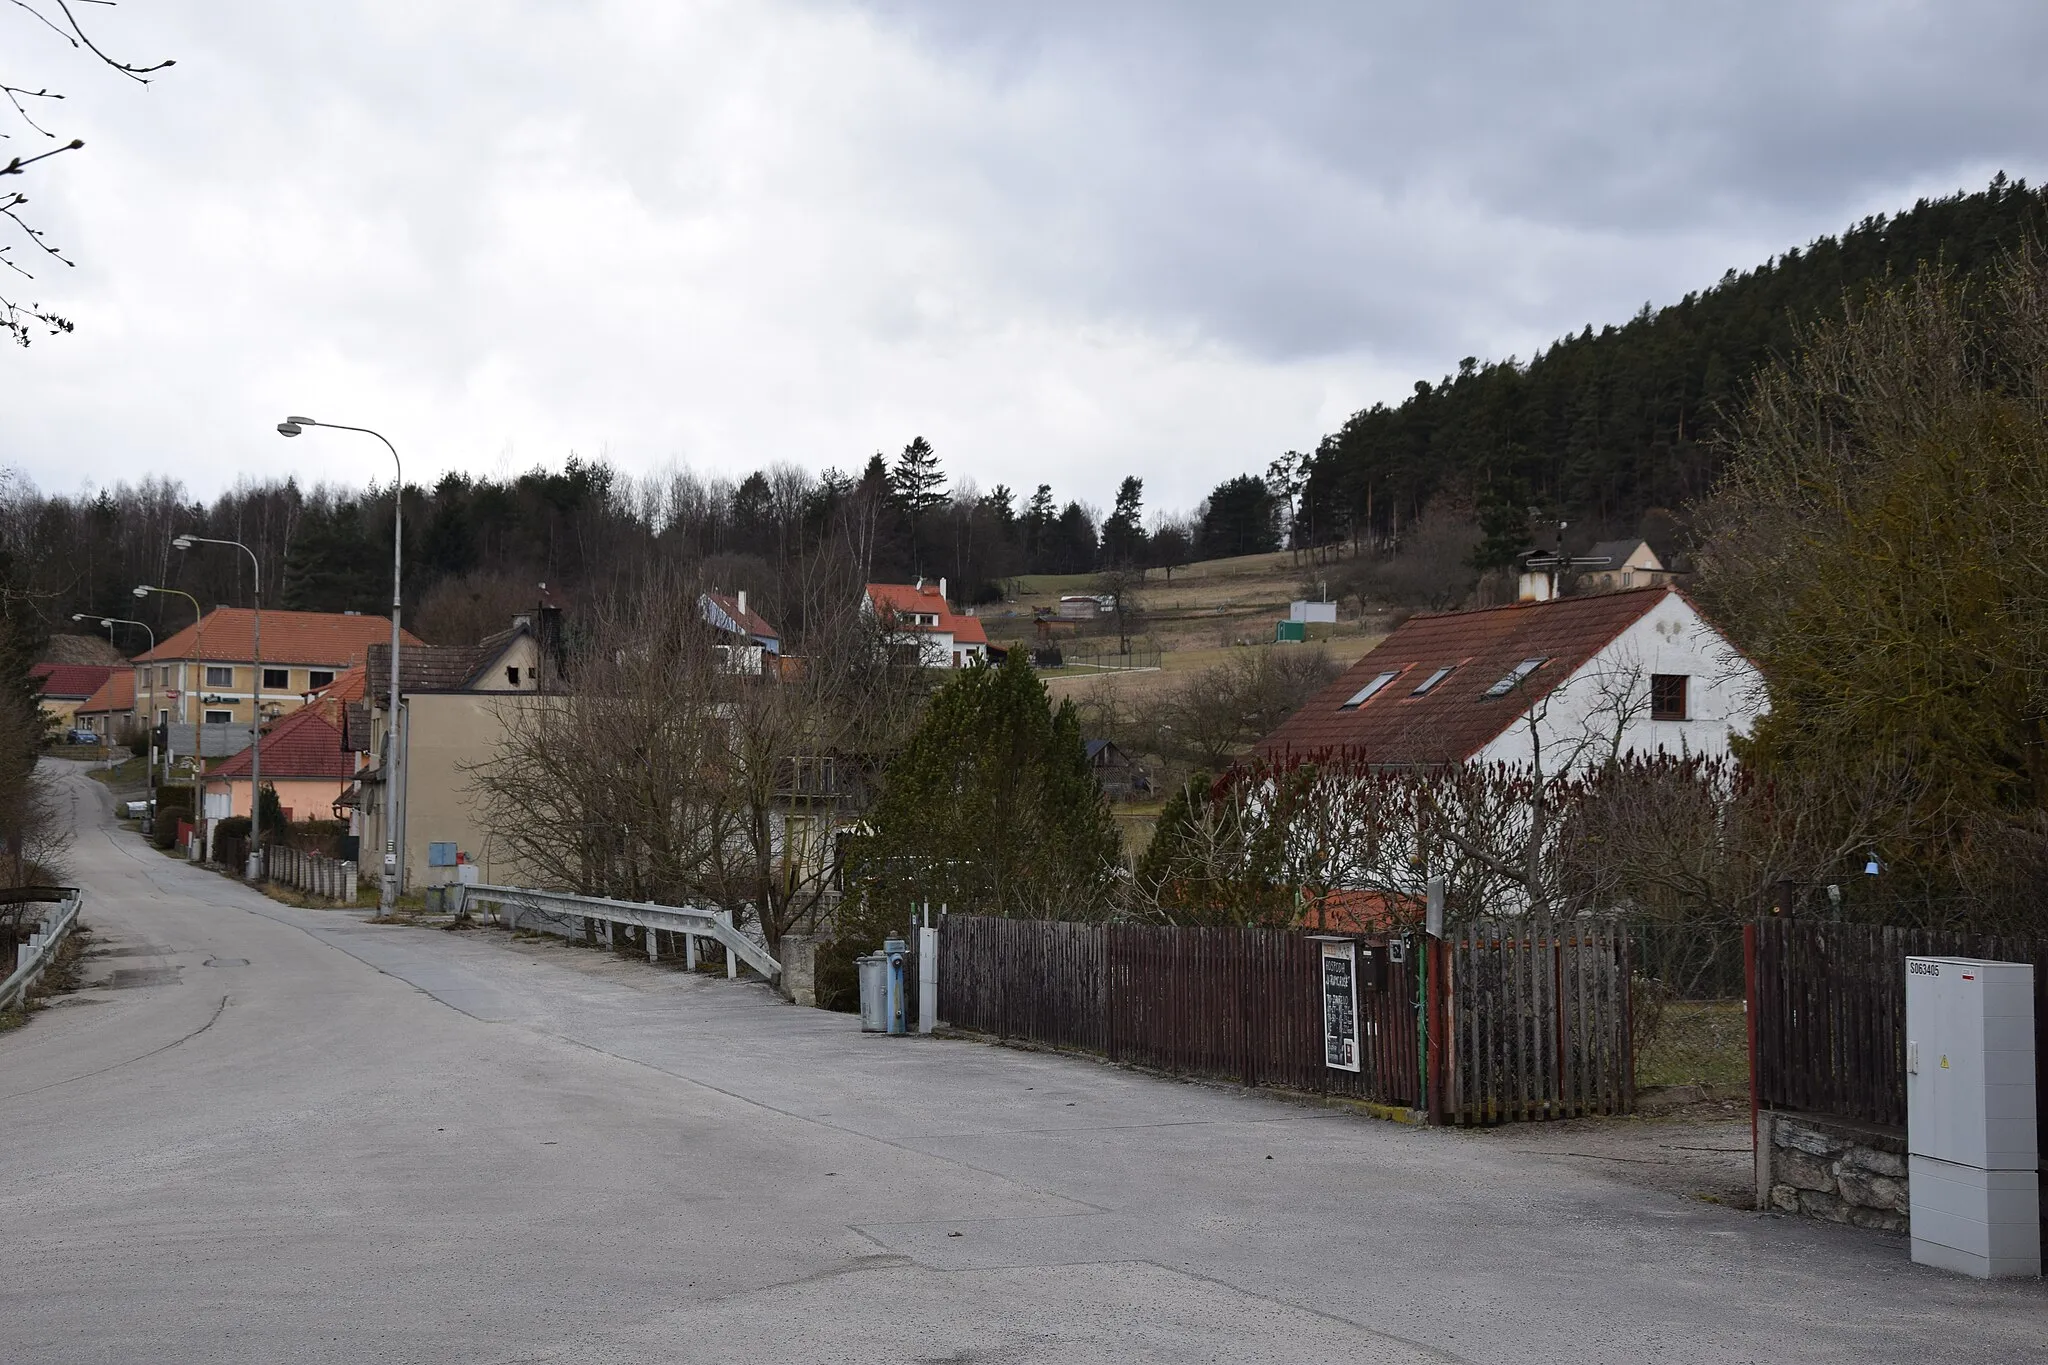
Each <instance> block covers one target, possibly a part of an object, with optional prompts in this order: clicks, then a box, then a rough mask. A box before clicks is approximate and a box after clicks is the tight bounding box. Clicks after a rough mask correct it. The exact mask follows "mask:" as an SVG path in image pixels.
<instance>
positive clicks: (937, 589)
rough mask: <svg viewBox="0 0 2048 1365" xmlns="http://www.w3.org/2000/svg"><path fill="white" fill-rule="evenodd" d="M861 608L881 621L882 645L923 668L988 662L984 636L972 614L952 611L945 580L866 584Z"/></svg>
mask: <svg viewBox="0 0 2048 1365" xmlns="http://www.w3.org/2000/svg"><path fill="white" fill-rule="evenodd" d="M861 608H862V610H864V611H865V612H867V613H868V615H870V616H872V617H874V618H875V619H876V620H877V621H879V622H880V623H881V628H882V638H883V643H884V645H885V647H886V648H887V649H888V650H889V651H890V652H891V653H892V654H896V655H898V656H899V657H901V658H903V659H904V660H905V661H906V662H910V663H916V664H920V665H922V666H923V667H925V668H968V667H971V666H972V665H974V664H977V663H985V662H987V660H988V633H987V632H986V631H984V630H983V629H982V628H981V622H980V621H979V620H977V619H976V618H974V617H972V616H962V615H959V614H957V613H956V612H954V610H953V608H952V606H951V604H950V603H948V602H947V600H946V580H945V579H943V578H941V579H940V580H939V581H938V583H937V585H936V586H933V585H931V584H928V583H927V582H926V580H924V579H922V578H920V579H918V580H917V582H915V583H870V584H868V585H867V592H866V594H865V596H864V597H863V598H862V600H861Z"/></svg>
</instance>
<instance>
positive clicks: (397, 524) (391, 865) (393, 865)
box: [277, 417, 405, 916]
mask: <svg viewBox="0 0 2048 1365" xmlns="http://www.w3.org/2000/svg"><path fill="white" fill-rule="evenodd" d="M307 427H326V428H327V429H329V430H330V431H353V432H356V433H357V434H359V435H363V436H375V437H376V438H377V439H378V440H380V441H383V442H384V448H385V449H386V450H388V451H390V452H391V464H392V467H393V469H395V470H396V471H397V476H398V477H397V479H396V481H395V482H393V484H392V485H391V700H390V705H389V708H388V709H387V710H386V712H385V717H386V719H385V722H384V748H385V752H386V753H387V754H388V756H389V757H388V758H387V759H386V761H385V764H384V877H383V880H382V883H381V886H380V890H379V891H378V895H377V901H378V911H379V913H380V914H383V915H385V916H389V915H390V914H391V912H392V910H393V909H395V908H396V907H397V904H398V881H399V876H400V869H399V866H398V835H399V829H398V821H399V817H400V815H401V813H402V812H403V811H404V810H405V798H404V795H403V793H404V786H403V780H404V760H403V759H402V758H401V757H400V756H399V743H398V611H399V598H398V588H399V583H400V581H401V578H402V574H403V570H404V558H403V556H404V553H405V465H404V463H403V462H402V461H401V460H400V459H399V458H398V447H397V446H395V445H392V444H391V442H390V441H389V440H387V439H386V438H385V436H384V434H383V433H382V432H377V431H372V430H370V428H368V427H351V426H345V425H343V424H342V423H340V422H316V421H314V420H313V419H312V418H311V417H287V418H285V419H284V420H283V421H282V422H279V423H278V424H277V434H278V435H280V436H286V437H290V436H297V435H300V434H301V433H302V432H304V431H305V429H306V428H307Z"/></svg>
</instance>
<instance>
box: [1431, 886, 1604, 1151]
mask: <svg viewBox="0 0 2048 1365" xmlns="http://www.w3.org/2000/svg"><path fill="white" fill-rule="evenodd" d="M1442 952H1443V964H1444V971H1443V988H1442V994H1443V998H1444V1009H1443V1019H1444V1029H1443V1045H1444V1059H1443V1063H1442V1071H1443V1084H1444V1102H1443V1110H1444V1116H1445V1117H1446V1118H1447V1119H1448V1120H1449V1121H1451V1122H1456V1123H1465V1124H1486V1123H1500V1122H1503V1121H1513V1120H1529V1119H1554V1118H1575V1117H1579V1116H1581V1115H1585V1114H1625V1113H1628V1112H1630V1111H1631V1110H1633V1109H1634V1107H1635V1066H1634V1060H1633V1058H1634V1050H1633V1048H1632V1046H1631V1042H1630V1038H1629V1026H1630V1010H1629V978H1630V972H1629V963H1628V952H1629V943H1628V938H1627V936H1626V935H1623V934H1616V933H1614V932H1612V930H1604V929H1583V930H1581V929H1571V928H1566V929H1564V930H1563V931H1562V932H1559V933H1556V934H1554V935H1530V934H1527V933H1526V932H1520V933H1518V932H1517V931H1516V929H1515V927H1514V926H1507V925H1500V926H1492V927H1488V926H1484V925H1476V926H1473V927H1472V928H1470V929H1468V930H1467V931H1466V932H1465V933H1464V934H1463V935H1462V936H1461V937H1460V938H1457V939H1454V940H1451V941H1448V942H1446V943H1445V944H1444V945H1443V948H1442Z"/></svg>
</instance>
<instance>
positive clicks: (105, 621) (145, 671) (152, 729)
mask: <svg viewBox="0 0 2048 1365" xmlns="http://www.w3.org/2000/svg"><path fill="white" fill-rule="evenodd" d="M71 619H72V620H74V621H76V620H77V619H78V617H77V616H73V617H72V618H71ZM100 624H101V625H103V626H105V627H106V628H107V638H108V639H110V640H111V639H112V638H113V637H114V627H115V626H141V627H142V629H143V631H144V633H146V634H147V635H148V636H149V652H150V653H152V654H154V653H155V652H156V629H155V627H153V626H151V625H150V624H149V622H147V621H137V620H134V619H133V618H131V617H127V616H102V617H101V618H100ZM142 677H143V684H142V685H143V686H144V687H145V688H147V689H148V693H149V707H148V710H147V713H146V714H147V716H148V719H147V720H146V721H144V724H145V725H146V726H147V727H148V730H149V805H148V806H147V807H145V808H144V810H143V815H142V832H143V833H144V834H149V833H152V832H153V831H154V830H155V829H156V665H155V664H144V665H143V666H142Z"/></svg>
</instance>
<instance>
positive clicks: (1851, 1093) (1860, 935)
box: [1750, 920, 2048, 1132]
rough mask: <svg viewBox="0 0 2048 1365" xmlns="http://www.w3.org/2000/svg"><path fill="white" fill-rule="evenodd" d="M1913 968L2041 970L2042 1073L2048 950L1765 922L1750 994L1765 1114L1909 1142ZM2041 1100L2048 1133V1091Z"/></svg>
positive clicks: (2040, 944) (2036, 944)
mask: <svg viewBox="0 0 2048 1365" xmlns="http://www.w3.org/2000/svg"><path fill="white" fill-rule="evenodd" d="M1908 957H1980V958H1991V959H1995V960H1999V961H2006V962H2031V963H2033V964H2034V1029H2035V1057H2036V1065H2039V1064H2040V1063H2041V1061H2042V1059H2048V941H2043V940H2040V939H2021V938H2012V937H1998V936H1995V935H1987V934H1974V933H1968V932H1953V931H1942V930H1927V929H1901V928H1895V927H1883V926H1874V925H1861V924H1836V923H1832V922H1807V921H1799V920H1765V921H1763V922H1761V923H1759V924H1758V925H1757V926H1756V948H1755V963H1754V986H1753V988H1752V990H1751V992H1750V1002H1751V1003H1750V1009H1751V1017H1752V1019H1753V1020H1754V1025H1753V1026H1754V1028H1755V1037H1756V1063H1755V1085H1756V1099H1757V1103H1758V1104H1760V1105H1762V1106H1763V1107H1765V1108H1768V1109H1793V1110H1800V1111H1803V1112H1805V1113H1809V1114H1823V1115H1831V1116H1833V1117H1836V1118H1843V1119H1850V1120H1853V1121H1855V1122H1859V1123H1868V1124H1875V1125H1877V1126H1880V1127H1885V1128H1895V1129H1899V1130H1901V1131H1903V1130H1904V1129H1905V1126H1906V959H1907V958H1908ZM2037 1091H2038V1094H2039V1098H2040V1102H2041V1106H2042V1108H2041V1123H2042V1131H2043V1132H2048V1084H2043V1085H2041V1086H2039V1087H2037Z"/></svg>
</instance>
